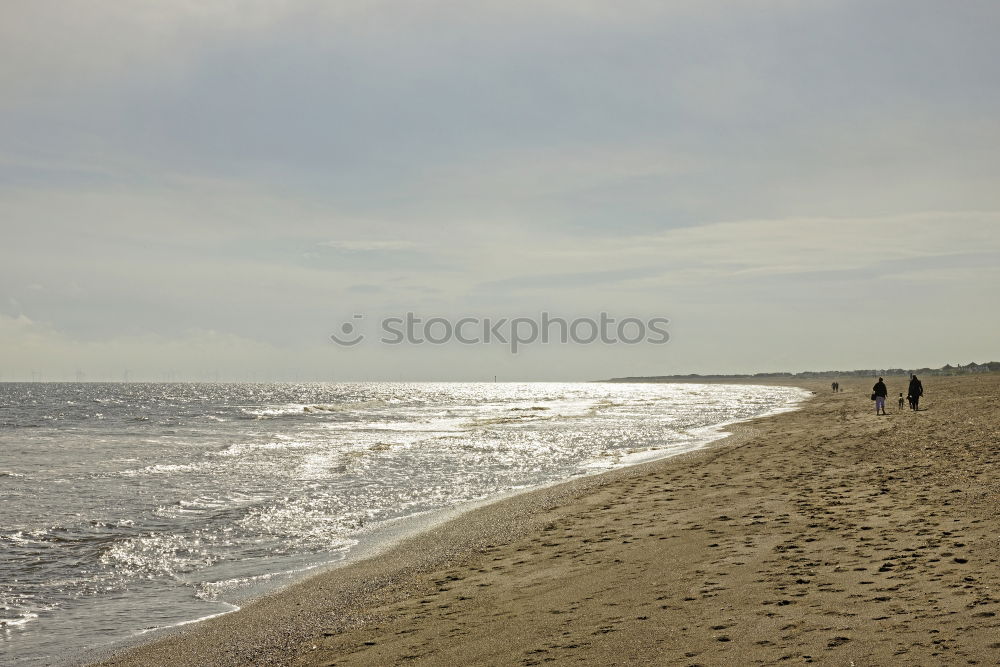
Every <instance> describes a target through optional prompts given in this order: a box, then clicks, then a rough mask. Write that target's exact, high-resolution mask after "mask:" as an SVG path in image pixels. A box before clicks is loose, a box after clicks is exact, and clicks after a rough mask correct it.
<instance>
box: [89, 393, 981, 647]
mask: <svg viewBox="0 0 1000 667" xmlns="http://www.w3.org/2000/svg"><path fill="white" fill-rule="evenodd" d="M904 383H905V380H904V379H903V378H890V379H889V382H888V384H889V389H890V393H891V394H893V393H898V392H899V391H900V390H902V389H903V388H904ZM798 384H801V383H798ZM871 384H872V382H871V381H864V382H862V381H860V380H857V379H854V380H846V381H844V382H843V383H842V385H843V386H844V388H845V389H846V391H844V392H843V393H840V394H831V393H830V389H829V382H825V381H822V382H821V381H816V382H813V383H808V384H806V385H804V386H807V388H809V389H813V390H815V391H817V397H816V398H814V399H813V400H810V401H808V402H806V403H805V404H804V405H803V408H802V409H801V410H799V411H796V412H791V413H786V414H782V415H778V416H774V417H768V418H764V419H759V420H756V421H754V422H750V423H748V424H745V425H741V426H738V427H734V429H733V430H734V431H735V435H734V436H733V437H730V438H727V439H725V440H722V441H719V442H718V443H715V444H713V446H711V447H710V448H708V449H706V450H703V451H700V452H696V453H693V454H688V455H684V456H681V457H676V458H673V459H668V460H664V461H658V462H653V463H648V464H643V465H641V466H636V467H633V468H629V469H625V470H619V471H615V472H612V473H608V474H604V475H599V476H594V477H589V478H585V479H582V480H576V481H573V482H570V483H567V484H563V485H559V486H557V487H552V488H549V489H544V490H541V491H537V492H532V493H528V494H523V495H521V496H517V497H514V498H512V499H508V500H505V501H502V502H499V503H496V504H494V505H491V506H488V507H485V508H482V509H479V510H475V511H473V512H470V513H467V514H465V515H462V516H461V517H459V518H458V519H456V520H454V521H452V522H449V523H448V524H445V525H443V526H441V527H439V528H437V529H434V530H432V531H430V532H428V533H425V534H422V535H420V536H418V537H416V538H414V539H411V540H409V541H407V542H404V543H402V544H401V545H399V546H398V547H396V548H393V549H391V550H390V551H388V552H387V553H385V554H383V555H381V556H378V557H375V558H372V559H368V560H366V561H362V562H358V563H356V564H354V565H351V566H348V567H344V568H340V569H337V570H334V571H331V572H329V573H326V574H323V575H321V576H319V577H316V578H313V579H310V580H308V581H306V582H304V583H302V584H300V585H297V586H294V587H292V588H290V589H288V590H286V591H284V592H282V593H280V594H278V595H275V596H271V597H268V598H265V599H263V600H261V601H259V602H257V603H255V604H252V605H250V606H248V607H247V608H246V609H244V610H243V611H241V612H238V613H235V614H230V615H226V616H223V617H220V618H217V619H213V620H211V621H207V622H205V623H201V624H198V625H196V626H192V627H191V629H190V630H188V631H186V632H184V633H181V634H177V635H174V636H170V637H167V638H165V639H163V640H160V641H158V642H156V643H153V644H149V645H146V646H142V647H139V648H138V649H133V650H132V651H130V652H127V653H125V654H123V655H121V656H118V657H116V658H115V659H113V660H110V661H109V662H108V663H107V664H109V665H143V666H146V665H151V664H158V665H245V664H291V665H393V664H411V663H412V664H427V665H471V664H477V665H478V664H490V665H531V664H541V663H546V662H554V663H557V664H560V663H579V664H588V665H628V664H635V665H642V664H665V665H694V664H703V665H747V664H777V663H783V662H785V663H791V664H798V663H802V662H815V663H820V664H834V665H845V666H847V665H858V666H861V665H886V664H899V665H914V664H917V665H933V664H949V665H952V664H989V665H995V664H1000V617H998V616H997V614H998V613H1000V519H998V510H1000V418H998V417H1000V414H998V413H1000V407H998V400H997V399H998V396H1000V375H997V374H990V375H982V376H975V377H965V378H925V388H926V395H925V397H924V399H923V407H925V408H926V409H925V410H922V411H921V412H918V413H913V412H911V411H909V410H904V411H902V412H900V411H898V410H897V409H896V406H895V403H894V402H891V404H890V406H889V411H890V414H889V415H888V416H886V417H876V416H875V415H874V414H873V408H872V403H871V401H869V400H868V393H869V392H870V389H869V387H870V386H871Z"/></svg>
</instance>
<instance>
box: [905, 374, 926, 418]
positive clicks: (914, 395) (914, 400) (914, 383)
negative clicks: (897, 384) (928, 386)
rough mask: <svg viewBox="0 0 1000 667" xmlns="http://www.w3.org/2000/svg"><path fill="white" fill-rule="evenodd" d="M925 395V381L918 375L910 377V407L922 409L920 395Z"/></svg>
mask: <svg viewBox="0 0 1000 667" xmlns="http://www.w3.org/2000/svg"><path fill="white" fill-rule="evenodd" d="M923 395H924V385H923V383H922V382H921V381H920V380H918V379H917V376H916V375H913V376H911V377H910V390H909V399H910V408H911V409H913V410H919V409H920V407H919V406H920V397H921V396H923Z"/></svg>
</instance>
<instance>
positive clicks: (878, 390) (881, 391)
mask: <svg viewBox="0 0 1000 667" xmlns="http://www.w3.org/2000/svg"><path fill="white" fill-rule="evenodd" d="M872 393H873V394H874V395H875V414H879V411H881V413H882V414H883V415H884V414H886V412H885V399H886V397H887V396H888V395H889V389H888V388H887V387H886V386H885V381H884V380H883V379H882V378H879V379H878V382H876V383H875V386H874V387H872Z"/></svg>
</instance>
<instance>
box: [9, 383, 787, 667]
mask: <svg viewBox="0 0 1000 667" xmlns="http://www.w3.org/2000/svg"><path fill="white" fill-rule="evenodd" d="M803 396H804V392H803V391H802V390H799V389H795V388H789V387H763V386H727V385H671V384H613V383H572V384H558V383H525V384H513V383H499V384H497V383H414V384H407V383H355V384H322V383H316V384H173V383H171V384H138V383H132V384H110V383H109V384H96V383H94V384H90V383H88V384H72V383H59V384H42V383H37V384H35V383H32V384H27V383H24V384H19V383H6V384H0V662H2V663H4V664H19V665H20V664H23V665H43V664H64V663H72V662H74V661H78V660H81V659H84V657H85V656H86V655H88V652H89V651H93V650H95V649H101V648H104V647H107V646H112V645H114V644H115V643H117V642H121V641H124V640H134V639H135V638H136V637H137V636H141V635H143V634H144V633H149V632H151V631H154V630H157V629H162V628H169V627H172V626H176V625H179V624H183V623H187V622H191V621H194V620H197V619H201V618H205V617H208V616H211V615H215V614H220V613H225V612H228V611H232V610H234V609H236V608H238V606H239V605H240V604H242V603H243V602H244V601H245V600H247V599H248V598H249V597H252V596H254V595H258V594H261V593H265V592H267V591H269V590H273V589H275V588H277V587H280V586H282V585H285V584H287V583H289V582H291V581H294V580H296V579H300V578H302V577H304V576H306V575H308V574H309V573H312V572H315V571H316V570H317V569H319V568H322V567H326V566H329V565H331V564H334V563H336V562H337V561H339V560H342V559H344V558H346V557H347V556H349V555H350V554H352V553H357V552H358V551H359V550H360V549H362V548H363V547H364V546H365V545H366V544H368V543H369V542H371V541H372V540H376V539H378V537H379V536H380V535H383V534H385V533H387V532H391V531H393V530H397V529H399V527H401V526H406V525H408V523H413V522H416V521H418V520H419V518H420V517H427V516H431V515H433V513H434V512H438V511H442V510H444V509H447V508H454V507H456V506H460V505H461V504H462V503H466V502H471V501H477V500H483V499H488V498H490V497H495V496H498V495H501V494H505V493H510V492H512V491H516V490H519V489H527V488H531V487H535V486H538V485H542V484H547V483H552V482H557V481H560V480H565V479H570V478H572V477H576V476H580V475H585V474H590V473H594V472H600V471H602V470H607V469H610V468H614V467H618V466H622V465H628V464H630V463H635V462H638V461H641V460H648V459H649V458H653V457H659V456H668V455H672V454H676V453H680V452H684V451H689V450H691V449H695V448H698V447H701V446H703V445H704V444H705V443H707V442H709V441H711V440H713V439H715V438H717V437H719V434H720V431H719V426H720V425H723V424H727V423H732V422H734V421H739V420H744V419H749V418H752V417H755V416H759V415H762V414H766V413H771V412H775V411H780V410H784V409H790V408H791V407H793V406H794V404H795V403H796V402H797V401H799V400H801V398H802V397H803ZM91 655H92V654H91Z"/></svg>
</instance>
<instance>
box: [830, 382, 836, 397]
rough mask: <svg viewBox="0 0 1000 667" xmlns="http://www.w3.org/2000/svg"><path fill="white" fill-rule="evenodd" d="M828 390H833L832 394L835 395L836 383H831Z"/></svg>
mask: <svg viewBox="0 0 1000 667" xmlns="http://www.w3.org/2000/svg"><path fill="white" fill-rule="evenodd" d="M830 389H831V390H833V393H835V394H836V393H837V383H836V382H831V383H830Z"/></svg>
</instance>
